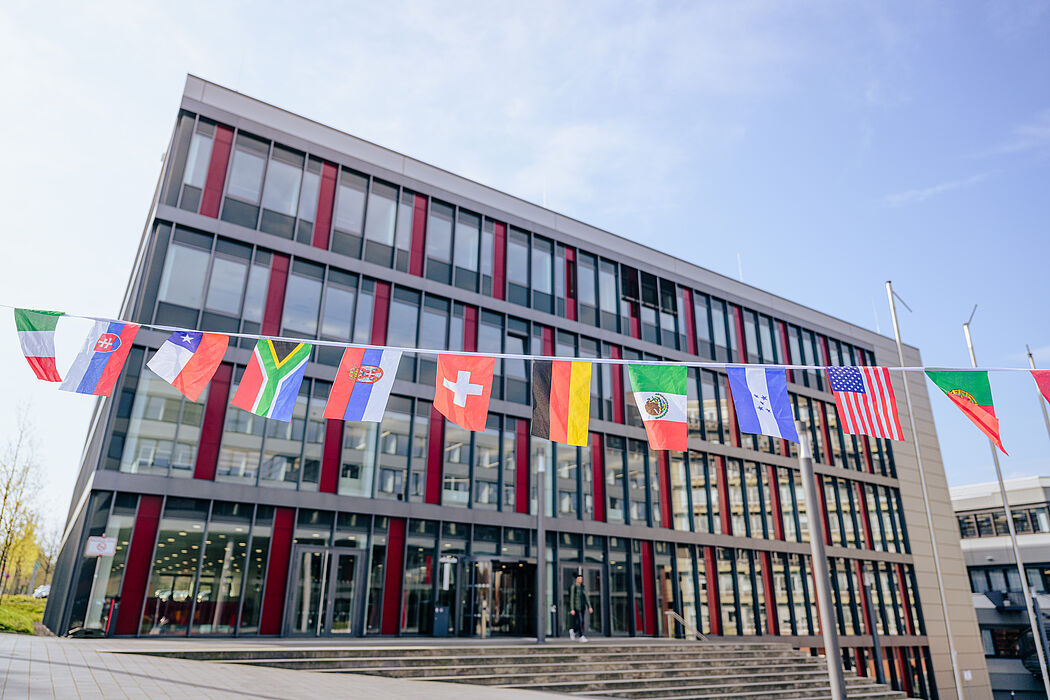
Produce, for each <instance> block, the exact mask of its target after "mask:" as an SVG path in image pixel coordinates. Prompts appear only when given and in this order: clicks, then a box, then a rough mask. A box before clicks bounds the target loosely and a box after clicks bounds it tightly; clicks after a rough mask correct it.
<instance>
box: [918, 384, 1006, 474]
mask: <svg viewBox="0 0 1050 700" xmlns="http://www.w3.org/2000/svg"><path fill="white" fill-rule="evenodd" d="M926 376H928V377H929V378H930V379H931V380H933V383H934V384H936V385H937V388H939V389H940V390H941V391H943V392H944V393H945V394H946V395H947V396H948V398H949V399H951V400H952V402H953V403H954V404H955V405H956V406H958V407H959V410H961V411H962V412H963V413H965V414H966V417H967V418H969V419H970V420H972V421H973V423H974V425H976V426H977V427H978V428H980V429H981V432H983V433H984V434H985V435H987V436H988V437H989V438H991V439H992V441H993V442H994V443H995V444H996V445H997V446H998V447H999V449H1000V450H1003V454H1007V452H1006V450H1004V449H1003V441H1002V439H1001V438H1000V437H999V419H998V418H996V417H995V407H994V406H992V385H991V384H990V383H989V381H988V373H987V372H938V371H935V370H927V372H926Z"/></svg>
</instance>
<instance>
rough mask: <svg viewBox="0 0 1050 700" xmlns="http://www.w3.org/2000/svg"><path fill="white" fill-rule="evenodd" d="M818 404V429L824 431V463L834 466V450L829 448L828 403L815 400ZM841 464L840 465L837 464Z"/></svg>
mask: <svg viewBox="0 0 1050 700" xmlns="http://www.w3.org/2000/svg"><path fill="white" fill-rule="evenodd" d="M815 403H816V404H817V405H818V406H820V429H821V432H823V433H824V452H825V455H824V463H825V464H827V465H829V466H832V467H833V466H835V450H833V449H832V448H831V428H830V427H829V426H828V405H827V404H826V403H824V402H823V401H817V402H815ZM839 466H842V465H839Z"/></svg>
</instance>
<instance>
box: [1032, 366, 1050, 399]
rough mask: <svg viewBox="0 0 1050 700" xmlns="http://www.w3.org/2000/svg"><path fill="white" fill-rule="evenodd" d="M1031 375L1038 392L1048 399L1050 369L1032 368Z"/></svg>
mask: <svg viewBox="0 0 1050 700" xmlns="http://www.w3.org/2000/svg"><path fill="white" fill-rule="evenodd" d="M1032 377H1033V378H1034V379H1035V385H1036V386H1037V387H1039V393H1041V394H1042V395H1043V398H1044V399H1046V400H1047V401H1050V369H1033V370H1032Z"/></svg>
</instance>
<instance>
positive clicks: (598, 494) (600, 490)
mask: <svg viewBox="0 0 1050 700" xmlns="http://www.w3.org/2000/svg"><path fill="white" fill-rule="evenodd" d="M591 486H592V487H593V489H594V491H593V494H592V497H593V498H594V519H595V520H597V521H599V522H605V461H604V458H603V454H602V436H601V435H600V434H599V433H591Z"/></svg>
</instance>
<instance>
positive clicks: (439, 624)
mask: <svg viewBox="0 0 1050 700" xmlns="http://www.w3.org/2000/svg"><path fill="white" fill-rule="evenodd" d="M434 636H435V637H447V636H448V606H447V605H435V606H434Z"/></svg>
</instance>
